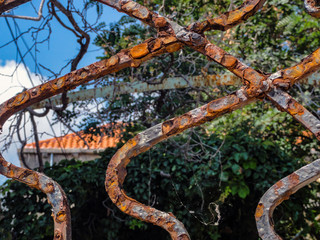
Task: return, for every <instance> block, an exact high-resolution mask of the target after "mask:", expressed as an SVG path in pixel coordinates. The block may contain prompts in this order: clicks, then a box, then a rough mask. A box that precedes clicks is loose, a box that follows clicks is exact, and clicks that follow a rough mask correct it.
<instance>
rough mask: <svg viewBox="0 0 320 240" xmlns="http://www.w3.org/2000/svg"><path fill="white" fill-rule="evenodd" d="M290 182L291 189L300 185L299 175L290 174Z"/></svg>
mask: <svg viewBox="0 0 320 240" xmlns="http://www.w3.org/2000/svg"><path fill="white" fill-rule="evenodd" d="M288 181H289V188H291V187H294V186H296V185H298V184H299V183H300V181H299V175H298V174H296V173H292V174H290V175H289V177H288Z"/></svg>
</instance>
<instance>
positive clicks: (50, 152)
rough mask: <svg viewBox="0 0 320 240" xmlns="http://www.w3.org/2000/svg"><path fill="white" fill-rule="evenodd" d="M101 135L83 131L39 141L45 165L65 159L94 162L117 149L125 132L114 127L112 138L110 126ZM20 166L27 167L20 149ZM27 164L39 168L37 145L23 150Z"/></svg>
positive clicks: (31, 145) (31, 144) (30, 145)
mask: <svg viewBox="0 0 320 240" xmlns="http://www.w3.org/2000/svg"><path fill="white" fill-rule="evenodd" d="M100 129H104V130H101V131H100V134H97V135H95V134H86V133H84V132H83V131H80V132H77V133H70V134H67V135H65V136H61V137H54V138H50V139H47V140H42V141H39V146H40V152H41V155H42V159H43V164H45V163H46V162H48V163H49V164H50V165H52V164H53V163H57V162H59V161H61V160H63V159H72V158H75V159H77V160H80V161H89V160H94V159H96V158H98V157H99V155H98V153H99V152H102V151H104V150H105V149H106V148H110V147H116V145H117V143H118V142H119V141H120V135H121V132H122V131H123V130H122V128H121V127H120V126H114V127H113V129H112V136H111V135H110V133H109V132H111V131H109V132H108V131H107V130H110V129H108V126H106V125H105V126H103V127H101V128H100ZM18 155H19V160H20V164H21V166H22V167H25V165H24V164H23V161H22V159H21V156H20V149H18ZM23 156H24V159H25V163H26V164H27V165H28V166H29V167H30V168H31V169H34V168H37V167H39V163H38V158H37V151H36V144H35V143H30V144H27V145H25V147H24V149H23Z"/></svg>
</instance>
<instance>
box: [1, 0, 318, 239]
mask: <svg viewBox="0 0 320 240" xmlns="http://www.w3.org/2000/svg"><path fill="white" fill-rule="evenodd" d="M98 1H99V2H101V3H103V4H106V5H109V6H110V7H112V8H115V9H116V10H118V11H120V12H123V13H125V14H127V15H129V16H131V17H133V18H136V19H138V20H140V21H141V22H143V23H145V24H147V25H149V26H151V27H153V28H154V29H156V30H157V37H155V38H150V39H147V40H145V41H144V42H143V43H141V44H139V45H136V46H134V47H132V48H130V49H126V50H122V51H120V52H119V53H117V54H116V55H114V56H112V57H111V58H109V59H107V60H102V61H99V62H96V63H93V64H91V65H89V66H87V67H84V68H81V69H78V70H75V71H73V72H70V73H68V74H66V75H65V76H62V77H59V78H56V79H54V80H51V81H49V82H46V83H44V84H42V85H39V86H36V87H34V88H31V89H29V90H26V91H24V92H22V93H19V94H18V95H16V96H15V97H13V98H11V99H9V100H8V101H6V102H5V103H3V104H2V105H1V106H0V127H2V126H3V124H4V122H5V121H6V120H7V119H8V118H9V117H10V116H12V115H13V114H15V113H17V112H18V111H20V110H22V109H24V108H26V107H28V106H31V105H33V104H35V103H38V102H40V101H42V100H44V99H47V98H49V97H52V96H54V95H57V94H60V93H62V92H64V91H67V90H70V89H74V88H75V87H77V86H79V85H81V84H83V83H86V82H88V81H89V80H92V79H96V78H99V77H102V76H105V75H107V74H110V73H115V72H117V71H119V70H121V69H124V68H128V67H139V66H140V64H141V63H143V62H145V61H147V60H149V59H151V58H153V57H156V56H159V55H161V54H164V53H172V52H176V51H178V50H180V49H182V48H184V47H185V46H188V47H190V48H192V49H193V50H194V51H197V52H199V53H201V54H203V55H205V56H206V57H207V58H208V59H209V60H210V61H215V62H216V63H218V64H220V65H221V66H223V67H224V68H226V69H228V70H229V71H230V72H231V73H233V74H234V75H235V76H237V77H239V78H240V79H242V83H243V86H242V87H240V88H239V89H238V90H237V91H236V92H234V93H231V94H229V95H227V96H225V97H222V98H220V99H216V100H213V101H211V102H209V103H208V104H206V105H204V106H202V107H199V108H196V109H194V110H192V111H190V112H187V113H185V114H183V115H181V116H178V117H175V118H173V119H170V120H168V121H165V122H163V123H161V124H158V125H156V126H153V127H151V128H149V129H147V130H146V131H144V132H141V133H139V134H138V135H136V136H135V137H134V138H133V139H131V140H129V141H128V142H127V143H126V144H125V145H124V146H123V147H122V148H121V149H119V150H118V151H117V153H116V154H115V155H114V156H113V158H112V159H111V161H110V163H109V166H108V169H107V172H106V180H105V186H106V190H107V192H108V194H109V196H110V198H111V200H112V201H113V203H114V204H116V205H117V207H118V208H119V209H120V210H121V211H123V212H124V213H126V214H129V215H131V216H133V217H135V218H138V219H140V220H143V221H146V222H150V223H153V224H155V225H158V226H159V227H162V228H163V229H165V230H167V231H168V232H169V233H170V235H171V238H172V239H175V240H178V239H179V240H187V239H190V237H189V234H188V232H187V230H186V229H185V227H184V225H183V223H182V222H180V221H179V220H177V219H176V218H175V217H174V216H173V215H172V214H171V213H165V212H161V211H159V210H157V209H155V208H152V207H150V206H146V205H143V204H142V203H139V202H138V201H136V200H134V199H132V198H130V197H128V196H127V195H126V194H125V192H124V190H123V189H122V184H123V182H124V180H125V177H126V166H127V165H128V164H129V162H130V158H132V157H134V156H137V155H138V154H140V153H142V152H145V151H147V150H149V149H150V148H151V147H153V146H154V145H155V144H157V143H159V142H160V141H163V140H165V139H167V138H169V137H171V136H174V135H176V134H179V133H181V132H183V131H184V130H186V129H188V128H191V127H194V126H198V125H201V124H203V123H205V122H208V121H210V120H213V119H215V118H217V117H219V116H222V115H224V114H226V113H229V112H231V111H233V110H236V109H239V108H241V107H243V106H245V105H247V104H249V103H251V102H253V101H257V100H259V99H262V98H266V99H269V100H270V101H271V102H272V103H273V105H274V106H275V107H277V108H278V109H280V110H282V111H285V112H287V113H288V114H290V115H291V116H292V117H293V118H295V119H296V120H297V121H299V122H300V123H301V124H302V125H303V126H304V127H305V128H306V129H309V130H310V131H311V132H312V133H313V134H314V135H315V137H316V138H317V139H318V140H320V120H319V119H318V118H317V117H315V116H314V115H312V114H311V113H310V112H309V111H308V110H307V109H306V108H304V107H303V106H302V105H301V104H300V103H298V102H297V101H296V100H294V99H293V98H292V97H291V96H290V95H289V94H288V93H287V92H286V90H288V89H289V88H290V87H291V86H292V85H293V84H295V83H296V82H298V81H300V80H302V79H303V78H305V77H306V76H308V75H309V74H311V73H313V72H315V71H317V70H319V69H320V48H318V49H317V50H316V51H314V52H313V53H311V55H309V56H308V57H307V58H305V59H303V60H302V61H301V62H300V63H298V64H296V65H294V66H292V67H289V68H286V69H283V70H280V71H277V72H275V73H273V74H263V73H261V72H258V71H256V70H254V69H252V68H251V67H249V66H247V65H245V64H244V63H242V62H241V61H240V60H239V59H237V58H236V57H234V56H232V55H230V54H229V53H227V52H225V51H224V50H222V49H221V48H219V47H218V46H216V45H214V44H213V43H211V42H209V41H208V40H207V38H206V37H205V35H204V33H205V32H206V31H210V30H220V31H225V30H227V29H230V28H232V27H234V26H236V25H237V24H240V23H241V22H243V21H245V20H246V19H248V18H249V17H250V16H252V15H253V14H255V13H256V12H257V11H258V10H259V9H260V8H261V7H262V6H263V4H264V2H265V0H246V1H245V2H244V4H243V5H241V6H240V7H238V8H237V9H235V10H232V11H229V12H226V13H224V14H222V15H220V16H218V17H215V18H212V19H207V20H205V21H203V22H195V23H192V24H190V25H189V26H180V25H179V24H178V23H176V22H174V21H172V20H170V19H168V18H166V17H163V16H161V15H159V14H158V13H156V12H153V11H150V10H149V9H147V8H146V7H144V6H141V5H140V4H138V3H136V2H134V1H131V0H98ZM8 2H10V3H11V2H14V1H12V0H10V1H9V0H0V14H1V9H2V8H3V6H1V5H5V4H7V3H8ZM21 2H26V1H21ZM21 2H20V4H21ZM304 4H305V9H306V11H307V12H308V13H309V14H310V15H311V16H313V17H316V18H319V17H320V6H318V5H317V4H318V1H316V0H305V2H304ZM16 5H19V4H16ZM0 173H1V174H3V175H5V176H6V177H8V178H12V179H14V180H17V181H20V182H23V183H25V184H27V185H28V186H30V187H34V188H37V189H40V190H41V191H42V192H44V193H45V194H46V195H47V198H48V202H49V203H50V204H51V205H52V211H53V219H54V229H55V231H54V239H55V240H58V239H59V240H61V239H63V240H69V239H71V223H70V222H71V216H70V210H69V206H68V202H67V198H66V195H65V193H64V191H63V190H62V188H61V187H60V186H59V184H58V183H56V182H55V181H54V180H53V179H51V178H49V177H47V176H45V175H44V174H42V173H39V172H36V171H33V170H29V169H24V168H20V167H17V166H14V165H13V164H11V163H9V162H7V161H6V160H5V159H4V158H3V157H2V156H1V155H0ZM319 176H320V159H319V160H316V161H314V162H312V163H311V164H308V165H306V166H304V167H302V168H301V169H299V170H297V171H296V172H294V173H292V174H291V175H289V176H287V177H285V178H283V179H282V180H280V181H279V182H277V183H276V184H275V185H273V186H272V187H271V188H270V189H269V190H268V191H267V192H266V193H265V194H264V195H263V197H262V198H261V200H260V202H259V204H258V206H257V209H256V213H255V218H256V222H257V229H258V232H259V235H260V237H261V238H262V239H264V240H267V239H281V237H280V236H278V235H277V233H276V232H275V231H274V228H273V223H272V214H273V210H274V209H275V208H276V206H277V205H279V204H280V203H281V202H282V201H283V200H285V199H288V197H289V196H290V195H291V194H293V193H295V192H296V191H297V190H298V189H300V188H302V187H304V186H305V185H307V184H309V183H310V182H312V181H315V180H316V179H317V178H318V177H319Z"/></svg>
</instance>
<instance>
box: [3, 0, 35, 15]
mask: <svg viewBox="0 0 320 240" xmlns="http://www.w3.org/2000/svg"><path fill="white" fill-rule="evenodd" d="M30 1H31V0H0V15H1V14H2V13H4V12H6V11H9V10H11V9H13V8H15V7H18V6H20V5H21V4H24V3H27V2H30Z"/></svg>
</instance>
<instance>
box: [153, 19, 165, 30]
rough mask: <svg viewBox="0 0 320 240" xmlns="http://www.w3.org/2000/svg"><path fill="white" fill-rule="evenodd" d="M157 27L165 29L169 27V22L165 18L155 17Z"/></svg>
mask: <svg viewBox="0 0 320 240" xmlns="http://www.w3.org/2000/svg"><path fill="white" fill-rule="evenodd" d="M153 21H154V25H155V27H158V28H160V27H165V26H166V25H167V20H166V19H165V18H164V17H155V18H154V20H153Z"/></svg>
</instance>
